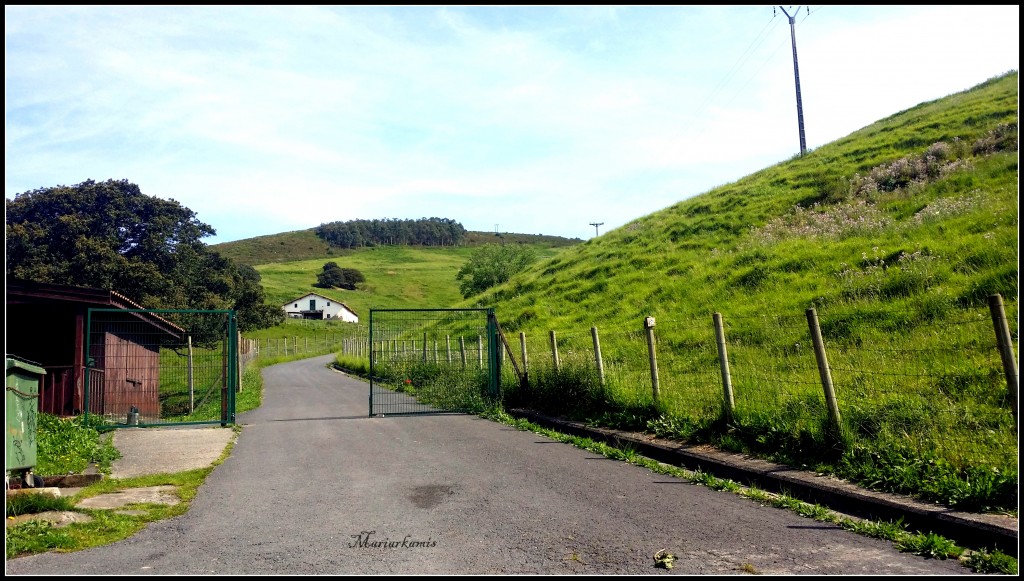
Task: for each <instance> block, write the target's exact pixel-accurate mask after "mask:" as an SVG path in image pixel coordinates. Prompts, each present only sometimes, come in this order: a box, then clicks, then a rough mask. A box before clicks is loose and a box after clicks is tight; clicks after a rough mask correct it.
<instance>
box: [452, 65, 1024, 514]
mask: <svg viewBox="0 0 1024 581" xmlns="http://www.w3.org/2000/svg"><path fill="white" fill-rule="evenodd" d="M1018 101H1019V95H1018V73H1017V72H1016V71H1013V72H1011V73H1008V74H1006V75H1004V76H1001V77H998V78H994V79H990V80H989V81H987V82H985V83H982V84H981V85H979V86H977V87H975V88H973V89H971V90H968V91H964V92H961V93H957V94H954V95H949V96H947V97H945V98H941V99H938V100H935V101H932V102H927V103H922V104H920V105H918V106H916V107H913V108H911V109H909V110H906V111H903V112H900V113H897V114H895V115H893V116H891V117H888V118H886V119H883V120H881V121H879V122H877V123H874V124H872V125H870V126H868V127H865V128H863V129H861V130H859V131H857V132H855V133H853V134H851V135H850V136H848V137H845V138H843V139H840V140H837V141H835V142H833V143H829V144H827V145H824V146H821V147H819V148H817V149H815V150H813V151H810V152H808V153H807V154H805V155H803V156H797V157H794V158H792V159H790V160H788V161H785V162H782V163H779V164H777V165H774V166H772V167H768V168H766V169H764V170H762V171H759V172H757V173H754V174H752V175H749V176H746V177H744V178H741V179H739V180H737V181H736V182H734V183H730V184H726V185H723V186H721V187H718V188H715V189H713V190H711V191H708V192H705V193H703V194H700V195H697V196H695V197H692V198H689V199H686V200H684V201H681V202H679V203H677V204H675V205H673V206H671V207H669V208H666V209H664V210H662V211H659V212H656V213H653V214H651V215H648V216H644V217H641V218H638V219H637V220H634V221H633V222H631V223H629V224H627V225H625V226H623V227H620V228H618V229H615V230H613V231H610V232H607V233H605V234H603V235H602V236H600V237H598V238H594V239H591V240H588V241H587V242H585V243H583V244H580V245H578V246H574V247H571V248H567V249H565V250H564V251H562V252H561V253H559V254H558V255H557V256H555V257H553V258H551V259H549V260H546V261H541V262H539V263H537V264H535V265H534V266H532V267H531V268H530V269H529V270H528V271H526V272H524V273H521V274H520V275H518V276H516V277H514V278H513V279H512V280H510V281H509V282H507V283H505V284H503V285H501V286H499V287H495V288H493V289H491V290H489V291H487V292H485V293H483V294H481V295H479V296H476V297H472V298H471V300H469V301H466V302H464V303H462V305H464V306H493V307H495V308H496V311H497V313H498V316H499V319H500V320H501V323H502V325H503V328H504V331H505V332H506V334H509V335H512V334H517V332H521V333H523V338H524V339H525V341H526V344H527V351H528V353H529V359H528V360H529V362H530V386H531V387H530V391H529V392H523V393H516V392H515V390H513V394H512V395H510V396H509V398H508V400H507V402H506V403H507V404H509V405H524V406H529V407H533V408H538V409H542V410H545V411H548V412H551V413H557V414H562V415H567V416H571V417H578V418H582V419H586V420H588V421H594V422H598V423H602V424H606V425H613V426H620V427H628V428H639V429H645V430H648V431H651V432H654V433H656V434H660V435H664V436H669V437H674V438H678V439H681V440H688V441H695V442H710V443H713V444H715V445H718V446H721V447H724V448H727V449H732V450H739V451H744V452H747V453H753V454H757V455H763V456H767V457H770V458H774V459H777V460H781V461H784V462H788V463H790V464H793V465H796V466H806V467H813V468H815V469H818V470H821V471H823V472H831V473H834V474H838V475H840V476H843V477H846V478H849V479H852V480H855V481H858V482H862V483H866V484H870V485H872V486H874V487H877V488H883V489H887V490H893V491H900V492H910V493H913V494H918V495H920V496H922V497H925V498H929V499H933V500H938V501H940V502H943V503H946V504H949V505H955V506H962V507H969V508H974V509H995V510H1010V511H1015V510H1016V508H1015V507H1016V502H1017V493H1016V486H1017V456H1018V450H1017V437H1016V428H1015V425H1016V421H1015V418H1014V415H1013V406H1014V397H1015V394H1013V393H1010V391H1009V389H1008V387H1007V383H1008V382H1007V379H1006V377H1005V375H1004V369H1003V366H1002V365H1001V361H1000V354H999V351H998V350H997V346H996V339H995V332H994V328H993V321H992V319H991V316H990V312H989V309H988V305H987V300H988V297H989V296H990V295H994V294H1000V295H1001V296H1002V298H1003V300H1004V301H1005V303H1006V309H1005V310H1006V315H1007V318H1008V319H1009V327H1010V332H1011V335H1012V343H1013V347H1014V352H1015V353H1019V350H1018V347H1019V343H1018V331H1017V320H1018V316H1019V311H1018V303H1017V298H1018V280H1019V271H1018V260H1019V252H1018V247H1019V246H1018V244H1019V235H1018V214H1019V206H1018V189H1019V186H1018V184H1019V182H1018V146H1017V131H1018V130H1017V123H1018V113H1017V106H1018ZM836 114H842V112H836ZM736 147H742V140H740V139H737V142H736ZM811 308H813V309H814V312H813V315H814V316H815V317H816V318H817V319H818V321H819V324H820V331H821V334H822V336H823V340H824V346H825V352H826V359H827V361H828V364H829V369H830V374H831V379H832V382H833V384H834V389H835V394H836V398H835V399H836V400H837V410H838V416H837V420H836V421H835V422H833V421H832V420H831V419H830V415H831V414H830V410H829V406H828V402H827V398H826V397H825V396H824V393H823V387H822V379H821V375H820V374H819V368H818V364H817V358H816V356H815V352H814V349H813V348H812V340H813V337H812V333H811V331H810V323H809V319H810V318H811V313H809V312H808V310H809V309H811ZM714 313H720V314H721V315H722V317H723V319H724V337H725V344H726V346H727V349H728V361H729V364H730V373H731V381H732V394H733V398H734V402H735V403H734V405H733V406H732V408H731V410H730V411H728V413H727V412H726V408H727V406H726V400H725V395H724V385H723V379H722V369H721V367H720V364H719V349H718V346H717V340H716V335H715V330H714V324H713V314H714ZM649 316H650V317H654V318H655V322H656V326H655V336H656V341H657V343H656V354H657V364H658V373H659V381H660V385H659V390H660V391H659V394H658V397H657V401H655V397H654V393H653V391H654V386H653V384H652V379H651V370H650V366H649V364H648V350H647V346H646V342H645V338H644V331H643V327H642V325H643V321H644V319H645V317H649ZM592 327H593V328H596V329H597V331H598V333H599V336H600V342H601V351H602V357H603V366H604V373H605V377H604V380H603V381H604V387H601V380H600V379H596V378H595V377H594V375H595V371H594V368H595V367H596V365H595V363H594V361H595V353H594V349H593V346H592V334H591V333H592V331H591V328H592ZM551 331H555V332H556V334H557V347H558V351H559V354H560V357H561V368H560V369H554V365H553V361H554V357H553V355H554V353H553V349H552V347H551V343H550V338H549V333H550V332H551ZM512 342H513V344H514V345H517V350H518V342H516V341H514V340H513V341H512ZM833 426H837V427H835V428H834V427H833Z"/></svg>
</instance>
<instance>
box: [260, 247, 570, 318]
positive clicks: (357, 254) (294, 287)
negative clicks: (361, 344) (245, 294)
mask: <svg viewBox="0 0 1024 581" xmlns="http://www.w3.org/2000/svg"><path fill="white" fill-rule="evenodd" d="M492 236H493V235H492ZM535 246H536V248H537V250H538V256H540V257H541V258H542V259H544V258H550V257H552V256H554V255H556V254H557V253H558V252H561V251H563V249H562V248H561V247H552V246H548V245H545V244H537V245H535ZM474 248H475V246H470V245H466V246H458V247H418V246H378V247H371V248H360V249H356V250H344V251H335V253H334V254H321V255H319V256H317V257H315V258H306V259H304V260H290V261H288V262H273V263H267V264H258V265H256V266H255V268H256V270H257V272H259V273H260V276H261V277H262V281H261V283H262V284H263V288H264V289H265V290H266V294H267V301H268V302H270V303H271V304H276V305H280V304H284V303H286V302H288V301H290V300H292V299H294V298H295V297H298V296H302V295H304V294H306V293H308V292H315V293H320V294H324V295H326V296H329V297H331V298H335V299H337V300H339V301H341V302H343V303H345V304H346V305H348V306H349V307H350V308H352V309H353V310H354V311H355V312H356V313H357V314H359V315H360V316H361V317H363V316H365V315H368V314H369V310H370V308H371V307H373V308H388V309H408V308H446V307H450V306H452V305H454V304H455V303H458V302H461V301H462V300H463V298H462V294H461V293H460V292H459V285H458V281H456V279H455V274H456V273H457V272H458V271H459V269H460V268H462V265H463V264H464V263H465V262H466V261H467V260H468V259H469V255H470V254H471V253H472V252H473V250H474ZM328 261H334V262H337V263H338V264H339V265H340V266H342V267H344V268H355V269H356V270H358V271H360V272H362V273H363V275H364V276H365V277H366V282H365V283H361V284H359V285H358V286H357V290H354V291H350V290H342V289H332V290H324V289H318V288H316V287H314V286H313V284H314V283H316V280H317V279H316V275H317V273H319V272H320V271H321V269H322V268H323V266H324V263H325V262H328Z"/></svg>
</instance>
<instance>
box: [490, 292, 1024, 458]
mask: <svg viewBox="0 0 1024 581" xmlns="http://www.w3.org/2000/svg"><path fill="white" fill-rule="evenodd" d="M1004 309H1005V312H1006V313H1008V316H1007V317H1006V319H1007V321H1008V323H1009V326H1010V336H1011V338H1012V346H1013V347H1012V348H1013V352H1014V353H1016V350H1017V346H1018V344H1019V340H1018V331H1017V324H1016V323H1017V312H1018V311H1017V303H1016V301H1013V302H1009V303H1007V304H1006V305H1005V306H1004ZM816 317H817V321H818V324H819V332H820V334H821V337H822V343H821V347H822V348H821V352H822V357H823V358H824V362H825V373H826V374H827V377H828V379H829V382H830V384H831V386H830V387H831V396H832V397H833V398H834V400H835V402H836V408H837V411H838V416H837V417H836V418H834V419H833V418H831V417H830V413H829V402H828V398H829V395H828V393H829V392H828V390H826V389H825V387H824V384H823V381H824V380H823V377H824V376H823V366H822V365H821V364H819V361H818V357H817V353H816V349H815V346H814V337H813V335H812V326H811V324H810V321H809V318H808V315H807V313H798V314H793V315H774V316H759V317H729V316H725V317H724V325H723V334H724V343H723V346H722V348H724V349H725V350H727V355H726V357H725V359H724V361H725V363H726V364H727V367H725V368H724V369H723V367H724V366H723V361H722V358H721V350H720V348H719V346H718V344H717V341H716V336H715V329H714V325H713V320H712V317H707V320H703V319H684V320H660V321H658V322H657V325H656V326H655V327H654V328H653V332H652V335H653V345H654V348H653V349H652V348H651V346H650V345H649V344H648V340H647V338H646V336H645V330H644V329H643V328H642V325H641V324H639V323H640V322H638V324H637V326H636V327H634V328H612V329H599V330H598V329H595V328H592V329H590V330H587V331H583V330H579V331H566V330H555V331H548V333H546V334H541V333H532V334H530V335H527V334H526V333H519V334H518V337H515V336H513V337H512V340H510V343H511V344H512V345H515V346H516V347H517V349H518V350H519V351H520V353H518V356H519V357H520V358H521V359H524V360H525V361H526V364H527V365H526V367H527V370H528V377H529V380H530V390H529V393H528V394H525V395H524V394H520V395H521V397H520V398H519V399H517V400H516V403H517V404H523V405H525V404H527V403H530V402H532V403H533V404H536V405H537V406H538V407H541V408H543V409H546V410H547V411H553V412H560V413H565V414H567V415H572V414H573V413H576V412H593V411H595V410H597V409H599V408H601V407H602V406H603V407H606V408H609V407H610V408H620V409H630V408H645V407H646V408H648V409H650V408H656V409H657V410H658V411H659V412H662V413H663V420H662V421H668V422H674V423H675V424H676V425H677V426H678V425H683V426H687V425H688V426H690V427H691V428H692V429H693V430H695V429H700V428H709V427H711V426H714V425H722V424H721V422H722V421H723V420H724V419H726V418H728V420H729V422H730V423H731V425H734V426H744V425H745V426H755V427H756V428H757V430H758V431H759V433H761V434H762V436H761V437H762V439H763V440H764V441H765V442H766V443H767V442H770V441H771V438H772V437H773V436H772V434H778V435H779V437H791V438H796V439H800V438H803V439H805V440H807V441H811V442H815V441H816V442H824V441H827V439H828V435H829V434H828V433H829V431H830V429H833V428H835V429H836V430H837V431H841V432H842V433H844V434H846V436H847V437H849V438H850V440H849V442H850V443H851V445H853V446H862V447H865V448H870V449H880V448H888V449H896V450H900V453H901V454H905V455H907V456H916V457H918V458H924V459H932V460H937V461H941V462H946V463H948V464H950V465H951V466H953V467H956V468H969V467H978V466H984V467H989V468H993V469H995V470H1010V471H1013V472H1015V471H1016V463H1017V426H1016V418H1015V415H1014V414H1015V405H1016V394H1015V393H1014V392H1015V389H1016V388H1015V383H1016V376H1015V375H1014V376H1013V377H1012V378H1008V376H1007V371H1006V369H1004V364H1003V361H1002V359H1001V355H1000V350H999V347H998V345H997V340H996V333H995V331H994V328H993V319H992V317H991V315H990V312H989V311H988V310H986V309H976V310H972V311H964V312H963V314H962V315H961V316H959V317H958V318H953V319H943V320H942V321H941V322H940V321H938V320H935V321H929V320H927V318H923V317H921V313H919V312H916V311H912V310H910V311H906V312H889V313H885V314H884V316H883V314H880V313H878V312H858V311H845V312H844V311H843V310H841V309H832V310H829V309H826V310H824V311H822V312H821V313H816ZM595 336H597V337H598V340H595ZM516 339H517V340H516ZM556 376H557V378H556ZM726 376H728V379H729V382H728V383H729V385H728V386H727V385H726V381H725V378H726ZM512 379H513V378H512V377H511V376H510V375H509V372H508V370H507V369H506V370H504V372H503V384H504V385H510V382H511V381H512ZM580 383H584V384H587V385H586V386H585V387H581V386H580V385H579V384H580ZM1011 383H1012V384H1013V387H1011ZM648 427H649V426H648ZM693 430H691V431H693ZM765 434H767V435H765Z"/></svg>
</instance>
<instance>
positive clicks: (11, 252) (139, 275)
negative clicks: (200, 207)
mask: <svg viewBox="0 0 1024 581" xmlns="http://www.w3.org/2000/svg"><path fill="white" fill-rule="evenodd" d="M6 230H7V232H6V234H7V260H6V262H5V265H4V266H5V273H6V275H7V276H8V277H14V278H23V279H28V280H34V281H39V282H47V283H56V284H72V285H79V286H89V287H96V288H105V289H112V290H116V291H117V292H119V293H121V294H123V295H125V296H127V297H128V298H130V299H132V300H134V301H135V302H138V303H140V304H142V305H144V306H146V307H148V308H164V309H229V308H234V309H236V312H237V313H238V315H239V323H240V325H239V326H240V328H242V329H243V330H248V329H251V328H258V327H259V326H269V325H267V323H270V322H271V320H274V319H276V320H280V319H278V318H277V315H276V314H274V313H272V312H270V310H269V309H270V308H273V307H264V306H263V287H262V286H260V284H259V275H258V274H256V276H255V278H254V277H253V273H250V272H247V271H240V270H239V268H238V267H237V266H236V265H235V264H234V263H233V262H231V261H230V260H228V259H226V258H224V257H222V256H220V255H219V254H217V253H216V252H213V251H211V250H209V249H208V248H207V247H206V245H205V244H204V243H203V242H202V238H204V237H206V236H210V235H212V234H214V233H215V231H214V229H213V228H212V227H210V226H209V225H208V224H204V223H203V222H200V221H199V220H198V218H197V217H196V214H195V212H193V211H192V210H190V209H188V208H186V207H184V206H182V205H181V204H179V203H178V202H176V201H174V200H164V199H160V198H156V197H153V196H147V195H144V194H143V193H142V192H141V191H140V189H139V187H138V186H137V185H135V184H132V183H130V182H128V181H127V180H108V181H105V182H95V181H92V180H88V181H85V182H82V183H80V184H77V185H74V186H55V187H49V188H41V189H37V190H32V191H28V192H24V193H22V194H18V195H17V196H15V198H14V199H13V200H7V201H6ZM277 311H280V309H277ZM281 315H282V318H283V313H282V314H281ZM254 325H255V326H254Z"/></svg>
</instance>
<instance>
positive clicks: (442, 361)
mask: <svg viewBox="0 0 1024 581" xmlns="http://www.w3.org/2000/svg"><path fill="white" fill-rule="evenodd" d="M495 340H496V333H495V322H494V314H493V311H490V310H487V309H373V310H371V311H370V327H369V334H368V339H367V341H368V347H369V359H370V397H369V403H370V409H369V415H371V416H375V415H398V414H415V413H437V412H440V411H473V410H480V409H482V408H483V407H484V406H485V405H486V402H487V400H488V399H490V398H493V397H494V396H495V395H496V392H497V389H498V383H497V381H498V368H499V363H498V360H497V357H498V350H497V344H496V342H495Z"/></svg>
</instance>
